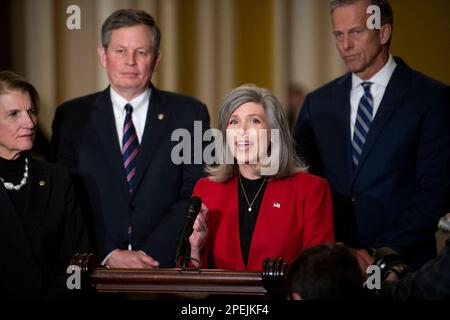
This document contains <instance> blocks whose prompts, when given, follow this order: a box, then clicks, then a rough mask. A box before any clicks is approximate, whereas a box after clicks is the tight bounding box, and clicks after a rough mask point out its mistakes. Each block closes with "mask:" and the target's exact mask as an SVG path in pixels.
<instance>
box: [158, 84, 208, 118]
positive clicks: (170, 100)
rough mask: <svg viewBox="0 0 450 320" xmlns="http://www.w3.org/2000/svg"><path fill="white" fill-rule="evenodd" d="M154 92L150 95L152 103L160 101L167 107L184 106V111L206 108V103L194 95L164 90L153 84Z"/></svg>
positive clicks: (196, 110)
mask: <svg viewBox="0 0 450 320" xmlns="http://www.w3.org/2000/svg"><path fill="white" fill-rule="evenodd" d="M151 88H152V93H151V97H150V103H152V102H154V103H159V104H161V105H162V106H165V107H175V108H182V109H181V110H183V111H188V112H194V113H196V112H198V111H200V110H206V106H205V104H203V103H202V102H201V101H199V100H197V99H195V98H194V97H191V96H187V95H184V94H180V93H175V92H170V91H163V90H159V89H158V88H156V87H154V86H153V85H152V87H151Z"/></svg>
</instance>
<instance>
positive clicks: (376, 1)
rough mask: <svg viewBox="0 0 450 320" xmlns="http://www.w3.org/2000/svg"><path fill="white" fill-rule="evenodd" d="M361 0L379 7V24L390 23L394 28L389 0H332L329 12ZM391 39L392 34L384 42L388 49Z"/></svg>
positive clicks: (392, 12) (368, 4)
mask: <svg viewBox="0 0 450 320" xmlns="http://www.w3.org/2000/svg"><path fill="white" fill-rule="evenodd" d="M361 1H365V2H366V3H367V6H370V5H375V6H378V7H379V8H380V15H381V17H380V18H381V25H382V26H384V25H385V24H390V25H391V28H392V30H393V29H394V11H393V10H392V7H391V4H390V3H389V0H332V1H331V2H330V13H333V11H334V9H336V8H338V7H342V6H347V5H351V4H355V3H357V2H361ZM391 39H392V34H391V37H390V38H389V40H388V42H387V44H386V46H387V48H388V49H389V47H390V46H391Z"/></svg>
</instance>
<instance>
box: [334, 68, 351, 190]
mask: <svg viewBox="0 0 450 320" xmlns="http://www.w3.org/2000/svg"><path fill="white" fill-rule="evenodd" d="M351 87H352V77H351V74H350V73H348V74H346V75H345V76H344V77H342V79H340V80H339V81H338V83H337V86H335V87H333V111H334V112H335V117H336V119H338V123H337V124H336V125H337V126H341V128H342V130H337V131H336V132H337V134H339V136H338V137H335V139H334V141H335V143H337V144H340V146H339V148H337V149H338V150H344V151H343V152H342V154H341V155H336V161H342V162H343V164H344V168H345V171H344V172H342V174H344V175H345V176H346V177H345V179H343V180H342V181H344V182H345V181H350V179H351V176H352V172H353V164H352V147H351V131H350V126H351V124H350V108H351V106H350V91H351ZM330 138H332V137H330ZM337 159H341V160H337ZM345 185H347V186H348V187H349V184H348V182H347V183H345Z"/></svg>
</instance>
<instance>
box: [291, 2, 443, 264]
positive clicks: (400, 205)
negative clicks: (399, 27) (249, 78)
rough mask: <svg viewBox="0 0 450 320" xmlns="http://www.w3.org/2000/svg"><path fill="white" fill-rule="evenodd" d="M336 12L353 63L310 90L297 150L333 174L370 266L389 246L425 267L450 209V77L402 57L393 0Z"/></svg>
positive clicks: (345, 230) (350, 230) (343, 214)
mask: <svg viewBox="0 0 450 320" xmlns="http://www.w3.org/2000/svg"><path fill="white" fill-rule="evenodd" d="M372 5H374V6H378V8H379V9H380V11H379V12H380V17H378V18H380V20H381V23H380V27H379V28H376V27H375V28H373V27H372V26H371V23H370V22H371V21H373V20H372V16H371V15H372V14H373V12H377V11H373V10H372V8H369V6H372ZM330 13H331V22H332V28H333V30H332V32H333V34H334V37H335V42H336V47H337V50H338V51H339V53H340V55H341V57H342V59H343V61H344V63H345V64H346V66H347V68H348V70H349V71H350V72H349V73H347V74H345V75H344V76H342V77H340V78H338V79H336V80H334V81H332V82H330V83H328V84H326V85H324V86H323V87H321V88H319V89H318V90H316V91H314V92H312V93H311V94H309V95H308V96H307V97H306V99H305V103H304V105H303V108H302V111H301V114H300V116H299V118H298V120H297V123H296V126H295V129H294V139H295V141H296V147H297V152H298V153H299V154H300V156H302V157H303V158H304V159H305V160H306V161H307V163H308V164H309V165H310V168H311V171H312V172H313V173H316V174H318V175H321V176H323V177H325V178H326V179H328V180H329V182H330V184H331V188H332V191H333V201H334V211H335V231H336V240H337V241H342V242H345V243H346V244H348V245H350V246H352V247H354V248H357V249H358V250H357V256H358V258H359V260H360V263H361V264H362V266H363V268H364V267H365V266H367V265H368V264H369V263H371V258H370V256H369V255H368V253H367V252H366V250H364V249H365V248H377V247H382V246H389V247H392V248H394V249H395V250H396V251H398V252H399V253H400V254H401V255H402V256H403V258H404V260H405V261H406V262H407V263H409V264H411V265H412V266H413V267H419V266H421V265H422V264H424V263H425V262H426V261H427V260H429V259H430V258H432V257H434V256H435V255H436V247H435V231H436V225H437V221H438V220H439V217H440V216H441V215H443V214H445V213H446V212H447V211H448V209H449V199H450V197H449V189H450V126H449V123H450V92H449V87H448V86H447V85H445V84H443V83H439V82H437V81H435V80H433V79H431V78H428V77H426V76H424V75H423V74H420V73H418V72H416V71H414V70H412V69H411V68H410V67H409V66H408V65H407V64H406V63H405V62H404V61H403V60H402V59H400V58H398V57H392V55H391V54H390V52H389V45H390V41H391V38H392V34H393V13H392V8H391V6H390V4H389V3H388V1H387V0H335V1H332V2H331V3H330ZM368 22H369V23H368Z"/></svg>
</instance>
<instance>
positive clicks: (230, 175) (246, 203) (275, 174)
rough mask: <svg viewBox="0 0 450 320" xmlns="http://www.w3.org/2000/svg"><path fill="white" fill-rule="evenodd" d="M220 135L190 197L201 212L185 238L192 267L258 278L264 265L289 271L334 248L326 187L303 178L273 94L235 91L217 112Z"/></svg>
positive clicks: (260, 90) (316, 179)
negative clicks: (277, 261) (317, 251)
mask: <svg viewBox="0 0 450 320" xmlns="http://www.w3.org/2000/svg"><path fill="white" fill-rule="evenodd" d="M218 129H219V130H220V132H221V137H219V139H217V138H216V143H219V144H222V148H221V147H217V144H216V149H215V150H216V164H214V165H211V166H207V168H206V170H207V172H208V174H209V176H208V177H207V178H204V179H201V180H199V181H198V182H197V184H196V186H195V188H194V192H193V195H194V196H198V197H200V198H201V199H202V201H203V204H204V207H203V208H202V210H201V212H200V214H199V215H198V216H197V219H196V220H195V223H194V227H193V229H194V232H193V233H192V235H191V236H190V238H189V241H190V245H191V263H193V264H194V265H196V266H198V267H200V268H216V269H227V270H261V268H262V263H263V260H264V259H265V258H273V257H282V258H283V259H284V260H285V261H286V262H287V263H289V262H291V261H292V260H293V259H294V258H295V257H296V256H297V255H298V254H299V253H300V252H301V251H302V249H304V248H306V247H309V246H312V245H316V244H320V243H329V242H334V231H333V215H332V202H331V194H330V190H329V186H328V183H327V181H326V180H324V179H321V178H319V177H316V176H313V175H310V174H308V173H306V168H305V166H304V165H303V164H302V162H301V161H300V160H299V159H298V158H297V156H296V154H295V151H294V145H293V141H292V138H291V134H290V131H289V126H288V123H287V120H286V116H285V113H284V110H283V107H282V106H281V104H280V103H279V102H278V100H277V99H276V98H275V96H274V95H273V94H272V93H271V92H270V91H268V90H267V89H263V88H259V87H256V86H254V85H244V86H241V87H238V88H236V89H234V90H233V91H232V92H231V93H230V94H229V95H228V96H227V97H226V98H225V99H224V102H223V104H222V106H221V108H220V113H219V119H218ZM230 159H231V160H230ZM217 162H219V163H218V164H217Z"/></svg>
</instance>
